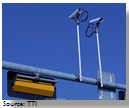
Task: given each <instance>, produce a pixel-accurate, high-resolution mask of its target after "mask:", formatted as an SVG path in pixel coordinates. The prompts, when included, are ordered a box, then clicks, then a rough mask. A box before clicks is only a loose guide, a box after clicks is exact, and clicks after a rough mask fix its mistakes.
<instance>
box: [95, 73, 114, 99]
mask: <svg viewBox="0 0 129 108" xmlns="http://www.w3.org/2000/svg"><path fill="white" fill-rule="evenodd" d="M97 75H98V79H100V72H99V71H97ZM102 75H103V81H104V82H112V83H115V75H114V74H112V73H108V72H102ZM98 96H99V99H101V100H116V89H112V88H111V89H110V88H104V87H100V85H99V86H98Z"/></svg>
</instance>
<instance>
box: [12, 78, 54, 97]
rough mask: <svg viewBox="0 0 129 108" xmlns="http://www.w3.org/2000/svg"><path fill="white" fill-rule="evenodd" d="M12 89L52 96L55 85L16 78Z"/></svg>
mask: <svg viewBox="0 0 129 108" xmlns="http://www.w3.org/2000/svg"><path fill="white" fill-rule="evenodd" d="M12 90H13V91H16V92H22V93H28V94H34V95H40V96H47V97H52V96H53V93H54V85H52V84H51V83H47V82H43V81H36V82H34V81H33V80H30V79H22V78H16V80H15V83H14V85H13V86H12Z"/></svg>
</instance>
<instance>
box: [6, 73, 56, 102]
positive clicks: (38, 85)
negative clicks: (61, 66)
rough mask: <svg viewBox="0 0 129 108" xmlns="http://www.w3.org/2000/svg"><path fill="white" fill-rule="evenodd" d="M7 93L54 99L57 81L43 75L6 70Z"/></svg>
mask: <svg viewBox="0 0 129 108" xmlns="http://www.w3.org/2000/svg"><path fill="white" fill-rule="evenodd" d="M7 76H8V78H7V79H8V84H7V85H8V95H9V96H13V97H19V98H25V99H37V100H39V99H41V100H43V99H45V100H47V99H50V98H54V99H56V86H55V85H56V83H57V82H58V81H56V80H54V79H52V78H46V77H43V76H40V77H39V76H34V75H30V74H23V73H17V72H12V71H9V72H8V75H7Z"/></svg>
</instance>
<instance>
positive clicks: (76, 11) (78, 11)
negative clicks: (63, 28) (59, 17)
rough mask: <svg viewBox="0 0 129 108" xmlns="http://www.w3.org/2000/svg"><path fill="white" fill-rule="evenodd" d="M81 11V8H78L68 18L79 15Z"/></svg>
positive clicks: (74, 17)
mask: <svg viewBox="0 0 129 108" xmlns="http://www.w3.org/2000/svg"><path fill="white" fill-rule="evenodd" d="M81 12H82V9H81V8H78V9H76V10H75V11H74V12H73V13H72V14H71V15H70V16H69V17H68V18H72V19H76V18H79V15H80V13H81Z"/></svg>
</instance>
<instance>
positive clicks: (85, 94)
mask: <svg viewBox="0 0 129 108" xmlns="http://www.w3.org/2000/svg"><path fill="white" fill-rule="evenodd" d="M77 8H83V9H85V10H87V11H88V12H89V17H88V20H87V21H86V22H84V23H81V24H80V46H81V58H82V75H83V76H86V77H90V78H97V70H99V65H98V55H97V54H98V53H97V41H96V35H95V34H94V35H93V36H92V37H90V38H87V37H86V36H85V30H86V28H87V26H88V24H89V21H90V20H91V19H94V18H98V17H101V16H102V17H103V18H104V21H103V22H102V23H101V25H100V27H99V41H100V54H101V62H102V71H105V72H110V73H113V74H115V81H116V83H120V84H126V4H120V3H119V4H109V3H106V4H99V3H94V4H88V3H83V4H82V3H71V4H66V3H64V4H56V3H53V4H45V3H41V4H38V3H36V4H35V3H33V4H22V3H20V4H13V3H11V4H2V60H5V61H10V62H14V63H20V64H25V65H30V66H34V67H40V68H45V69H50V70H55V71H60V72H65V73H70V74H78V73H79V66H78V49H77V33H76V32H77V31H76V23H75V21H74V20H72V19H68V16H69V15H70V14H71V13H72V12H73V11H75V10H76V9H77ZM57 80H58V81H59V83H58V84H57V97H58V98H65V99H66V100H98V87H97V86H94V85H89V84H81V83H77V82H71V81H66V80H61V79H57ZM118 91H119V90H117V97H118ZM2 99H3V100H17V99H20V98H13V97H9V96H8V95H7V70H2ZM20 100H21V99H20Z"/></svg>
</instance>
